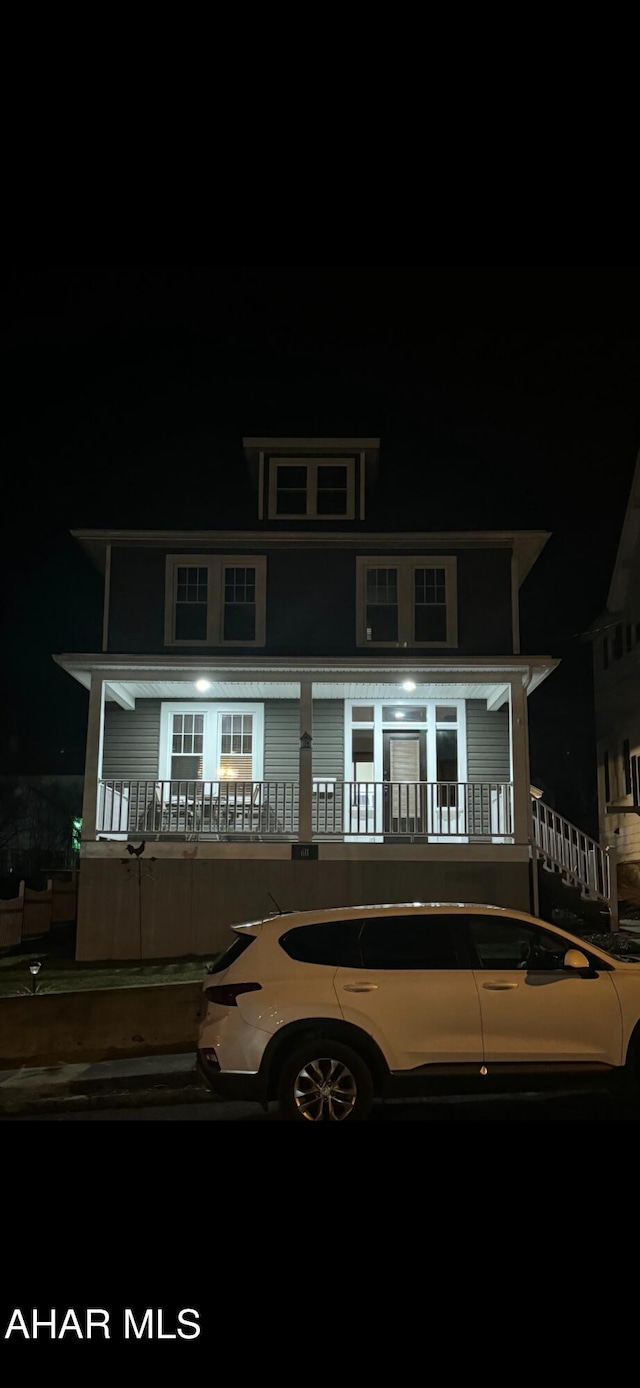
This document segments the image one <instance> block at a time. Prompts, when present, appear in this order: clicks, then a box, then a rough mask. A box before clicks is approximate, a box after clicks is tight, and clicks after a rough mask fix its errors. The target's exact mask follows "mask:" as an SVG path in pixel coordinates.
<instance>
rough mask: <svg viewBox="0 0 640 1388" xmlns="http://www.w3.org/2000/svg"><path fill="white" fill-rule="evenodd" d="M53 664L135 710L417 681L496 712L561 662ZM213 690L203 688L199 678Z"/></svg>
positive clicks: (379, 695)
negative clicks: (307, 687)
mask: <svg viewBox="0 0 640 1388" xmlns="http://www.w3.org/2000/svg"><path fill="white" fill-rule="evenodd" d="M54 660H55V661H56V662H57V664H58V665H60V666H62V668H63V669H64V670H67V671H68V673H69V674H70V675H72V676H73V678H74V679H76V680H78V682H79V683H80V684H82V685H84V686H85V687H86V688H87V689H90V688H91V680H92V676H93V675H94V674H95V675H96V676H98V677H102V678H103V679H104V680H105V681H106V682H107V688H106V691H105V693H106V697H107V698H108V699H112V700H115V702H117V703H122V704H123V705H124V706H125V707H133V703H134V701H135V700H136V699H184V698H189V699H193V700H196V699H199V698H201V699H203V700H207V699H220V698H223V699H256V698H258V699H291V698H297V697H298V696H299V692H300V682H301V681H302V680H312V682H313V694H314V698H316V699H361V700H362V701H363V702H364V701H365V700H368V699H386V698H389V699H397V698H398V697H404V698H406V697H407V693H408V692H409V691H405V690H403V688H402V683H403V681H404V680H407V679H411V680H413V681H414V682H415V686H416V687H415V690H411V691H410V692H411V698H412V699H416V700H418V699H429V698H431V699H433V698H436V699H464V698H466V699H488V700H491V702H492V705H493V707H496V708H497V707H499V706H500V703H502V702H503V701H504V699H506V697H507V693H508V689H509V686H510V684H512V683H515V684H522V685H524V687H525V690H526V692H527V694H530V693H531V692H532V691H533V690H534V689H536V688H537V686H538V685H539V684H541V683H542V681H543V680H544V679H546V677H547V675H549V674H550V673H551V671H552V670H553V669H555V667H556V665H557V664H558V663H559V662H558V661H557V660H553V659H551V657H550V656H537V657H533V658H529V659H526V658H518V657H515V656H514V657H506V658H503V659H500V658H498V659H495V658H494V659H491V658H489V657H486V658H482V657H481V658H477V657H473V658H464V657H460V656H458V657H451V656H446V657H444V658H440V659H435V658H431V659H425V658H424V657H420V658H418V659H417V660H412V659H410V658H406V657H401V658H399V659H397V660H394V661H393V662H392V663H390V662H389V661H388V660H387V661H385V660H380V661H377V660H376V661H374V660H370V661H367V662H366V663H364V662H363V661H361V660H345V659H334V660H320V659H300V660H293V659H287V660H274V659H269V658H268V657H259V658H255V657H254V658H251V659H249V658H247V657H244V658H240V657H236V658H232V657H228V656H224V657H218V658H213V659H212V658H211V657H209V658H207V657H205V656H204V655H203V656H202V657H200V658H198V659H194V657H193V656H191V657H184V656H169V657H162V656H114V655H105V654H104V653H101V654H99V655H98V654H96V655H57V656H54ZM204 679H206V680H207V681H208V682H209V686H208V688H207V689H206V690H203V691H199V690H197V689H196V687H195V683H196V680H204Z"/></svg>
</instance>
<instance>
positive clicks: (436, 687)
mask: <svg viewBox="0 0 640 1388" xmlns="http://www.w3.org/2000/svg"><path fill="white" fill-rule="evenodd" d="M508 688H509V686H508V685H507V684H505V683H504V682H500V681H496V680H493V681H491V683H489V682H487V681H482V682H477V681H476V682H473V683H465V684H461V683H456V684H452V683H451V682H447V683H444V682H442V681H433V680H430V681H428V682H427V681H424V682H416V687H415V690H412V691H411V692H410V693H409V692H407V691H406V690H404V689H403V688H402V681H401V680H395V681H394V682H393V683H391V682H387V683H382V682H381V681H378V680H368V681H366V682H363V681H352V680H340V681H333V682H332V683H328V682H326V681H322V680H314V682H313V697H314V699H359V700H361V701H362V702H363V703H365V702H366V701H367V700H370V699H389V700H393V701H395V700H397V699H405V700H406V699H411V700H412V702H416V701H419V700H420V699H495V698H497V697H498V696H499V695H500V694H502V695H503V696H504V698H506V697H507V694H508ZM119 694H120V695H123V694H124V695H125V696H127V697H128V698H129V699H190V700H191V699H193V700H199V699H202V702H203V703H206V702H207V701H208V700H211V699H246V700H251V699H298V698H299V697H300V682H299V680H289V681H288V682H285V681H284V680H211V682H210V687H209V689H207V690H206V691H204V692H202V693H201V692H200V691H199V690H197V689H196V688H195V685H194V682H193V680H192V679H189V680H163V679H156V680H118V681H115V680H114V681H112V682H111V683H109V684H108V685H107V689H106V697H107V699H115V700H116V701H117V699H118V695H119Z"/></svg>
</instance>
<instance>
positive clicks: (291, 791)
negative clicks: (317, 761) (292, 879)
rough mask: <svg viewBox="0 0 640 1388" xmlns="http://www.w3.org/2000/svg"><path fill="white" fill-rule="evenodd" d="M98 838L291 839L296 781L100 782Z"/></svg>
mask: <svg viewBox="0 0 640 1388" xmlns="http://www.w3.org/2000/svg"><path fill="white" fill-rule="evenodd" d="M96 827H97V831H98V833H99V834H109V833H111V834H131V833H148V834H200V833H203V834H212V835H216V834H224V835H225V836H226V835H227V834H283V835H286V834H294V833H297V829H298V783H297V781H233V780H225V781H121V780H117V781H101V782H100V785H99V789H98V817H97V826H96Z"/></svg>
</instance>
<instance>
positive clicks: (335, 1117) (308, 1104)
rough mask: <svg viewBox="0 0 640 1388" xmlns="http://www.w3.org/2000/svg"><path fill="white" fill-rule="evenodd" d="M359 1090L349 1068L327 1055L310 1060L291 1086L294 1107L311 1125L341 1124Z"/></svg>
mask: <svg viewBox="0 0 640 1388" xmlns="http://www.w3.org/2000/svg"><path fill="white" fill-rule="evenodd" d="M357 1094H358V1090H357V1085H356V1081H355V1078H354V1076H353V1075H352V1073H351V1071H350V1069H349V1067H348V1065H345V1064H344V1063H343V1061H341V1060H332V1059H331V1057H330V1056H320V1057H318V1059H317V1060H310V1061H308V1062H307V1064H306V1065H303V1067H302V1069H301V1070H300V1071H299V1072H298V1074H297V1076H296V1079H295V1083H294V1086H293V1096H294V1100H295V1104H296V1108H297V1109H298V1112H299V1113H300V1115H301V1117H303V1118H306V1119H308V1120H309V1122H311V1123H319V1122H333V1123H340V1122H342V1121H343V1120H344V1119H345V1118H348V1117H349V1114H350V1113H351V1112H352V1110H353V1108H354V1105H355V1102H356V1098H357Z"/></svg>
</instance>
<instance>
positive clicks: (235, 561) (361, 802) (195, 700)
mask: <svg viewBox="0 0 640 1388" xmlns="http://www.w3.org/2000/svg"><path fill="white" fill-rule="evenodd" d="M378 453H379V443H378V440H377V439H351V438H347V439H326V438H325V439H291V438H287V439H267V438H264V439H257V438H251V439H245V440H244V454H245V460H246V464H247V465H248V467H249V470H250V477H251V480H252V484H253V489H254V497H255V511H254V515H253V518H252V520H251V521H250V522H249V526H248V528H246V529H243V530H214V529H202V530H198V531H196V530H192V531H187V532H181V531H146V532H145V531H135V532H133V531H107V530H104V531H96V530H93V531H84V532H74V533H75V534H76V537H77V539H78V540H79V542H80V543H81V545H82V546H83V547H84V549H85V550H86V552H87V554H88V555H89V557H90V558H91V559H92V560H93V561H94V562H95V563H96V564H98V565H99V566H100V567H101V569H102V571H103V573H104V580H105V588H104V640H103V649H102V651H101V652H94V653H83V654H75V655H59V656H56V657H55V658H56V660H57V661H58V663H59V664H60V665H62V666H63V667H64V669H66V670H68V671H69V673H70V674H71V675H72V676H73V677H74V678H75V679H77V680H78V681H80V683H81V684H84V685H85V686H86V688H87V689H88V690H89V691H90V693H89V723H88V737H87V758H86V776H85V796H84V807H83V831H82V855H81V857H82V871H81V873H80V884H81V885H80V898H79V919H78V946H77V949H78V957H79V958H83V959H91V958H104V957H112V958H113V957H120V958H124V957H129V956H132V955H135V954H140V955H143V956H144V957H154V956H155V957H160V956H166V955H178V954H184V953H196V954H201V953H206V952H207V951H210V950H213V949H218V948H220V947H221V946H222V945H223V944H224V943H225V942H226V939H227V931H228V926H229V924H230V923H231V922H237V921H240V920H246V919H248V918H249V919H250V918H255V917H262V916H264V915H266V914H268V912H269V911H270V909H272V908H273V906H274V902H277V903H278V904H279V906H280V907H282V908H283V909H293V908H296V909H299V908H305V907H306V908H312V907H314V906H317V907H320V906H330V905H341V904H354V903H366V902H381V901H382V902H384V901H390V902H393V901H410V900H412V899H423V900H424V899H427V900H438V899H441V900H453V901H481V902H495V903H497V904H501V905H506V906H513V907H522V908H525V909H526V908H530V907H531V906H536V905H537V872H536V873H535V874H532V873H531V843H532V835H533V834H534V833H535V834H537V836H538V841H539V842H540V843H541V845H542V847H543V848H544V853H545V861H546V862H547V864H548V865H551V866H555V867H557V866H560V867H562V870H563V871H566V872H568V873H569V876H570V877H571V876H572V874H573V876H572V880H576V881H579V882H582V881H583V880H584V882H585V883H586V882H587V880H588V879H589V875H591V877H592V878H593V880H594V882H596V881H597V883H600V886H599V887H597V890H598V891H599V892H600V894H601V895H603V896H604V897H605V898H606V895H607V893H606V890H604V889H603V888H602V882H601V878H602V872H603V871H604V868H603V862H604V860H602V861H601V859H602V855H600V850H599V848H598V846H597V845H594V844H592V841H591V840H586V838H585V837H584V836H577V837H575V836H574V838H573V839H571V843H569V838H567V841H566V846H564V847H563V845H562V843H561V839H562V835H563V829H562V827H561V825H562V824H564V823H565V822H564V821H562V822H561V821H560V819H559V817H555V819H554V821H553V824H551V822H550V821H549V823H547V822H546V820H545V818H544V813H543V812H544V807H543V806H542V808H541V802H538V801H536V802H535V803H536V814H535V817H534V816H533V815H532V801H531V796H530V789H529V754H528V730H527V698H528V696H529V695H530V694H531V693H533V692H534V691H535V689H536V688H537V686H538V685H539V684H540V683H541V682H542V680H544V679H546V677H547V675H548V674H549V673H550V672H551V671H552V670H553V668H554V666H555V664H556V662H555V661H554V660H552V659H550V658H549V657H547V656H532V655H531V656H530V655H526V654H522V653H521V652H520V642H519V623H518V591H519V588H520V585H521V584H522V583H523V582H524V580H525V579H526V576H527V574H528V572H529V570H530V568H531V566H532V564H534V563H535V560H536V559H537V557H538V555H539V554H540V551H541V550H542V548H543V546H544V544H545V542H546V539H547V535H546V533H543V532H539V531H521V532H515V531H514V532H511V531H497V532H477V533H476V532H471V531H456V532H446V533H445V532H440V533H431V532H424V531H422V530H420V529H419V528H416V526H415V521H414V522H413V524H411V522H410V523H409V525H408V526H407V528H406V530H403V531H402V532H401V533H396V532H393V533H390V532H389V531H388V529H386V528H385V529H384V532H383V533H381V529H380V527H376V526H375V522H374V521H373V519H372V518H371V508H370V501H371V498H372V496H373V495H374V494H375V493H374V488H375V477H376V469H377V464H378ZM569 827H570V826H569ZM543 831H544V835H546V837H544V843H542V837H543ZM576 835H577V831H576ZM554 836H555V837H554ZM578 840H579V841H578ZM142 843H144V845H145V847H144V849H143V850H142V852H141V853H140V855H139V856H136V855H134V853H133V852H132V851H130V852H129V854H127V851H126V850H127V848H129V849H130V850H132V849H133V847H134V846H137V847H138V848H139V847H140V845H141V844H142ZM565 860H566V861H565ZM594 865H595V866H594ZM605 866H606V865H605ZM581 874H582V875H581Z"/></svg>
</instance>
